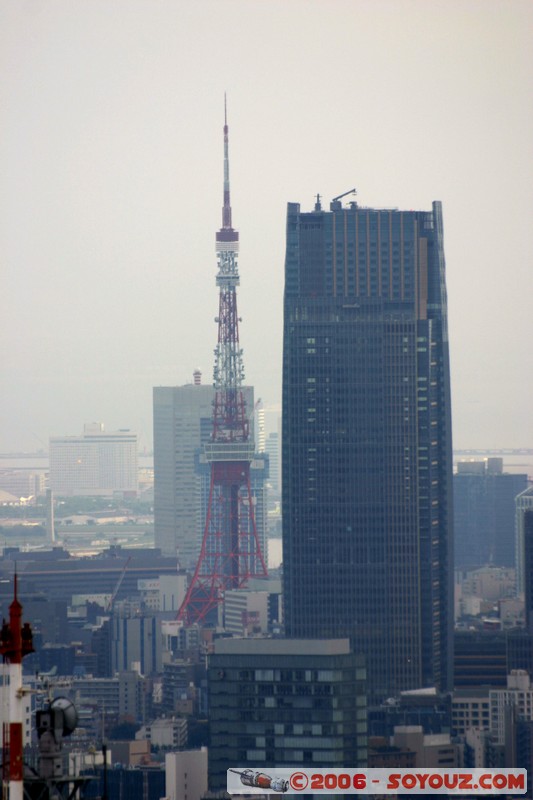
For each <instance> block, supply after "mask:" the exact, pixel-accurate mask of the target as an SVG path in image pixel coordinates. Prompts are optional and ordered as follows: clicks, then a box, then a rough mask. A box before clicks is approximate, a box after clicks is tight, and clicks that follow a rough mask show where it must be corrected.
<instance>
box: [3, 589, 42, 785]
mask: <svg viewBox="0 0 533 800" xmlns="http://www.w3.org/2000/svg"><path fill="white" fill-rule="evenodd" d="M17 581H18V578H17V574H16V573H15V578H14V584H13V587H14V588H13V602H12V603H11V605H10V606H9V622H6V620H4V621H3V623H2V628H1V630H0V654H1V655H2V658H3V662H4V665H5V666H4V673H3V676H2V680H3V684H4V691H6V689H7V691H8V693H9V694H8V710H7V713H6V718H5V719H3V720H2V750H3V753H2V769H3V773H4V774H3V781H2V784H3V786H2V791H3V794H2V796H5V794H6V790H7V789H8V792H7V794H8V796H9V800H23V796H24V783H23V781H24V774H23V773H24V763H23V747H24V717H25V710H24V691H23V688H22V659H23V658H24V656H27V655H29V654H30V653H33V652H34V651H33V640H32V632H31V627H30V625H29V623H27V622H25V623H24V624H22V606H21V604H20V603H19V600H18V596H17Z"/></svg>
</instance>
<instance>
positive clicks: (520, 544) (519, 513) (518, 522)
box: [515, 486, 533, 615]
mask: <svg viewBox="0 0 533 800" xmlns="http://www.w3.org/2000/svg"><path fill="white" fill-rule="evenodd" d="M528 513H529V514H533V486H529V487H528V488H527V489H524V491H523V492H520V494H519V495H518V496H517V497H516V498H515V541H516V565H515V567H516V593H517V594H523V593H524V592H525V591H526V573H527V572H529V575H527V580H528V581H529V582H530V589H529V591H533V585H532V584H531V581H532V579H533V572H531V569H532V566H533V561H531V560H530V561H529V562H527V559H526V548H529V550H528V555H529V558H530V559H531V556H532V554H533V551H532V550H531V547H532V543H531V541H529V542H528V541H526V514H528ZM530 525H531V523H530ZM530 536H531V528H530ZM532 599H533V595H532ZM531 609H532V610H533V605H532V606H531ZM526 615H527V607H526Z"/></svg>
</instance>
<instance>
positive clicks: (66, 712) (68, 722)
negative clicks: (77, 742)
mask: <svg viewBox="0 0 533 800" xmlns="http://www.w3.org/2000/svg"><path fill="white" fill-rule="evenodd" d="M50 708H53V709H54V710H56V709H57V710H58V711H62V712H63V736H70V734H71V733H72V732H73V731H74V730H75V729H76V725H77V724H78V712H77V711H76V706H75V705H74V703H73V702H72V700H69V699H68V697H56V698H55V700H52V702H51V703H50Z"/></svg>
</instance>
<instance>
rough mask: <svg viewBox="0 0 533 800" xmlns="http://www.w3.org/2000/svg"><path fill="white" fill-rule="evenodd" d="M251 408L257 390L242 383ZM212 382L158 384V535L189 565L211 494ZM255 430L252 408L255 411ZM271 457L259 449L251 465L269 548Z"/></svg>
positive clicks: (165, 548)
mask: <svg viewBox="0 0 533 800" xmlns="http://www.w3.org/2000/svg"><path fill="white" fill-rule="evenodd" d="M243 394H244V397H245V399H246V408H248V409H253V407H254V399H253V398H254V390H253V387H251V386H244V387H243ZM214 399H215V390H214V388H213V386H212V385H203V384H201V383H200V382H199V381H198V380H195V382H194V383H191V384H186V385H185V386H156V387H154V390H153V410H154V539H155V546H156V547H160V548H161V551H162V553H163V554H164V555H175V554H176V553H178V557H179V561H180V564H181V566H182V567H184V568H193V567H194V566H195V565H196V562H197V560H198V554H199V552H200V545H201V542H202V534H203V531H204V525H205V515H206V513H207V501H208V497H209V476H210V473H209V465H207V463H206V459H205V453H204V445H205V444H206V443H207V442H208V441H209V439H210V437H211V434H212V430H213V401H214ZM250 430H251V435H252V437H253V435H254V424H253V412H251V417H250ZM267 477H268V457H266V456H265V454H263V455H256V456H254V459H253V461H252V463H251V466H250V478H251V484H252V494H253V497H254V500H255V503H256V506H255V516H256V525H257V534H258V537H259V539H260V542H261V544H262V547H263V548H264V549H263V552H264V553H265V554H266V552H267V541H266V540H267V536H266V531H267V516H266V506H265V503H266V500H265V487H266V479H267Z"/></svg>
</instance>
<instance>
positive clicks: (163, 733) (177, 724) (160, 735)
mask: <svg viewBox="0 0 533 800" xmlns="http://www.w3.org/2000/svg"><path fill="white" fill-rule="evenodd" d="M135 738H136V739H138V740H141V739H146V740H148V741H149V742H151V744H152V747H163V748H169V749H173V750H177V749H178V748H181V747H185V745H186V744H187V720H186V719H185V717H170V718H167V717H159V719H154V720H153V722H150V723H149V724H147V725H143V726H142V728H141V729H140V730H139V731H137V733H136V734H135Z"/></svg>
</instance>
